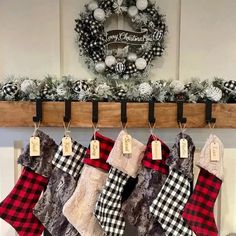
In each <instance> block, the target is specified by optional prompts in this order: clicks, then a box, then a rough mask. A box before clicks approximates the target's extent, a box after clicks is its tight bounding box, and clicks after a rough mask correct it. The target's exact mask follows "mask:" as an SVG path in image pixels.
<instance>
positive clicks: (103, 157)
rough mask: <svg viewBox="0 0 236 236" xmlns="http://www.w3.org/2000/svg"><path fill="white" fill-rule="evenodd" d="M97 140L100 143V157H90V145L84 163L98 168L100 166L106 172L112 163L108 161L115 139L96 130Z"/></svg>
mask: <svg viewBox="0 0 236 236" xmlns="http://www.w3.org/2000/svg"><path fill="white" fill-rule="evenodd" d="M92 140H94V137H92ZM96 140H98V141H99V143H100V157H99V159H98V160H92V159H91V158H90V146H89V148H88V149H87V152H86V155H85V158H84V161H83V162H84V163H85V164H87V165H90V166H93V167H96V168H100V169H102V170H104V171H106V172H108V171H109V169H110V165H109V164H108V163H107V162H106V161H107V158H108V156H109V154H110V151H111V149H112V148H113V145H114V141H113V140H112V139H110V138H108V137H105V136H103V135H101V134H100V133H98V132H96Z"/></svg>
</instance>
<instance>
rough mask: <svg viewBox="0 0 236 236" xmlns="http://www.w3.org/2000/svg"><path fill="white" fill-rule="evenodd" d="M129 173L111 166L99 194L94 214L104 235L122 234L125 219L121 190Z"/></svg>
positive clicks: (114, 235)
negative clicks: (122, 210)
mask: <svg viewBox="0 0 236 236" xmlns="http://www.w3.org/2000/svg"><path fill="white" fill-rule="evenodd" d="M129 178H130V176H129V175H127V174H125V173H123V172H122V171H120V170H118V169H116V168H114V167H111V169H110V171H109V174H108V178H107V181H106V185H105V187H104V189H103V190H102V193H101V194H100V196H99V198H98V200H97V203H96V207H95V211H94V214H95V216H96V218H97V219H98V221H99V223H100V225H101V226H102V228H103V230H104V231H105V232H106V235H109V236H116V235H123V234H124V230H125V221H124V217H123V214H122V212H121V204H122V192H123V189H124V186H125V184H126V183H127V181H128V179H129Z"/></svg>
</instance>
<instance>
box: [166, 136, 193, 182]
mask: <svg viewBox="0 0 236 236" xmlns="http://www.w3.org/2000/svg"><path fill="white" fill-rule="evenodd" d="M181 139H187V141H188V158H180V140H181ZM194 151H195V145H194V143H193V140H192V138H191V137H190V136H189V135H188V134H185V133H179V134H178V135H177V137H176V139H175V144H174V146H173V147H172V149H171V151H170V156H169V158H168V159H167V165H169V166H170V169H174V170H176V171H178V172H181V173H182V174H184V175H185V176H186V177H188V179H189V180H190V181H191V180H192V178H193V156H194Z"/></svg>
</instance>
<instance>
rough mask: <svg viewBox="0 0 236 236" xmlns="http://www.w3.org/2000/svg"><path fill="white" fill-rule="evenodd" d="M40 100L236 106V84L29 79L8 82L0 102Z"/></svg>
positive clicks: (0, 93)
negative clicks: (223, 103)
mask: <svg viewBox="0 0 236 236" xmlns="http://www.w3.org/2000/svg"><path fill="white" fill-rule="evenodd" d="M36 98H41V99H43V100H46V101H63V100H66V99H71V100H74V101H91V100H98V101H117V102H118V101H121V100H122V99H125V100H127V101H133V102H145V101H149V100H154V101H156V102H176V101H183V102H193V103H197V102H204V101H206V100H207V99H209V100H211V101H213V102H228V103H235V102H236V81H234V80H230V81H225V80H223V79H220V78H214V79H213V80H203V81H201V80H200V79H192V80H191V82H188V83H186V84H184V83H183V82H181V81H179V80H173V81H164V80H159V81H151V80H146V79H143V80H134V81H116V80H106V79H104V80H99V79H94V80H78V79H76V78H73V77H71V76H65V77H63V78H61V79H57V78H55V77H52V76H47V77H46V78H44V79H42V80H36V79H29V78H15V77H11V78H8V80H7V82H5V83H2V84H1V83H0V100H2V101H32V100H35V99H36Z"/></svg>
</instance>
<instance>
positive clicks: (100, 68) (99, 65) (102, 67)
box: [95, 62, 106, 73]
mask: <svg viewBox="0 0 236 236" xmlns="http://www.w3.org/2000/svg"><path fill="white" fill-rule="evenodd" d="M105 69H106V64H105V62H98V63H97V64H96V65H95V70H96V71H97V72H98V73H102V72H104V70H105Z"/></svg>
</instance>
